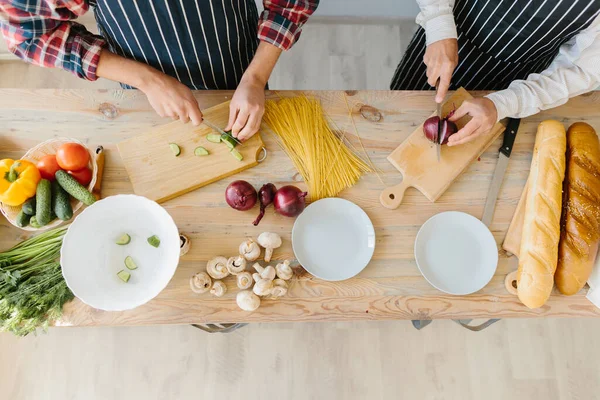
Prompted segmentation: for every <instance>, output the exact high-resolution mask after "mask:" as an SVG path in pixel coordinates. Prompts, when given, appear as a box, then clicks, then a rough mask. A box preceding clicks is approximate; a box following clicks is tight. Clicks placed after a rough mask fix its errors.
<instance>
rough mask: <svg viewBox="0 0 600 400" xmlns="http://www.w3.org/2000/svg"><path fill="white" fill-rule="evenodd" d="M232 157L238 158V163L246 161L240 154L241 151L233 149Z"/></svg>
mask: <svg viewBox="0 0 600 400" xmlns="http://www.w3.org/2000/svg"><path fill="white" fill-rule="evenodd" d="M230 153H231V155H232V156H234V157H235V158H236V160H238V161H242V160H243V159H244V157H243V156H242V153H240V152H239V151H237V150H236V149H231V151H230Z"/></svg>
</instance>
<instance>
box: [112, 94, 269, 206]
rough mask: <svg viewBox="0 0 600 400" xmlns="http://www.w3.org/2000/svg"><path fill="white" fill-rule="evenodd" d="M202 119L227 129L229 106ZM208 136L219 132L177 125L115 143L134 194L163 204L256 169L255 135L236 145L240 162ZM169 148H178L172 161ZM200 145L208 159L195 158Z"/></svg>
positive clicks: (213, 109)
mask: <svg viewBox="0 0 600 400" xmlns="http://www.w3.org/2000/svg"><path fill="white" fill-rule="evenodd" d="M202 113H203V114H204V117H205V118H206V119H207V120H208V121H210V122H212V123H213V124H215V125H216V126H220V127H222V128H225V127H226V125H227V122H228V119H229V102H226V103H222V104H219V105H217V106H215V107H211V108H209V109H206V110H203V111H202ZM209 133H217V132H215V131H213V130H212V129H211V128H209V127H207V126H206V125H204V124H201V125H200V126H193V125H192V124H191V123H187V124H184V123H182V122H180V121H175V122H172V123H169V124H166V125H163V126H160V127H157V128H154V129H152V130H150V131H149V132H146V133H143V134H141V135H138V136H135V137H133V138H131V139H128V140H125V141H123V142H120V143H118V144H117V147H118V149H119V153H120V154H121V158H122V159H123V163H124V164H125V168H126V170H127V173H128V174H129V179H130V180H131V183H132V185H133V190H134V192H135V194H138V195H140V196H145V197H147V198H149V199H151V200H154V201H157V202H164V201H167V200H169V199H172V198H174V197H177V196H180V195H182V194H184V193H187V192H190V191H192V190H194V189H197V188H199V187H202V186H205V185H208V184H209V183H212V182H216V181H218V180H220V179H223V178H225V177H227V176H230V175H233V174H236V173H238V172H240V171H243V170H245V169H247V168H250V167H253V166H255V165H257V164H258V157H259V156H260V153H261V152H262V149H263V147H264V144H263V142H262V139H261V138H260V135H259V134H258V133H257V134H256V135H254V136H253V137H252V138H250V139H249V140H247V141H246V142H244V143H243V144H241V145H238V146H236V150H238V151H239V152H240V153H241V154H242V156H243V160H242V161H238V160H237V159H235V158H234V157H233V156H232V155H231V154H230V153H229V148H228V147H227V146H226V145H225V144H224V143H211V142H209V141H208V140H207V139H206V135H207V134H209ZM169 143H176V144H177V145H179V146H180V148H181V154H180V155H179V157H175V156H174V155H173V153H172V152H171V150H170V148H169ZM198 146H202V147H204V148H206V150H208V151H209V153H210V154H209V155H207V156H201V157H199V156H195V155H194V149H195V148H196V147H198Z"/></svg>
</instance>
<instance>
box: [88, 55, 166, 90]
mask: <svg viewBox="0 0 600 400" xmlns="http://www.w3.org/2000/svg"><path fill="white" fill-rule="evenodd" d="M157 74H161V72H160V71H157V70H156V69H154V68H152V67H151V66H149V65H146V64H143V63H140V62H138V61H134V60H130V59H127V58H125V57H121V56H119V55H117V54H114V53H112V52H110V51H109V50H108V49H103V50H102V52H101V53H100V61H99V62H98V69H97V71H96V75H97V76H99V77H101V78H106V79H109V80H111V81H116V82H121V83H124V84H126V85H129V86H133V87H135V88H139V89H142V90H143V89H144V88H145V87H146V86H148V85H149V84H150V83H151V82H152V81H153V80H155V79H157Z"/></svg>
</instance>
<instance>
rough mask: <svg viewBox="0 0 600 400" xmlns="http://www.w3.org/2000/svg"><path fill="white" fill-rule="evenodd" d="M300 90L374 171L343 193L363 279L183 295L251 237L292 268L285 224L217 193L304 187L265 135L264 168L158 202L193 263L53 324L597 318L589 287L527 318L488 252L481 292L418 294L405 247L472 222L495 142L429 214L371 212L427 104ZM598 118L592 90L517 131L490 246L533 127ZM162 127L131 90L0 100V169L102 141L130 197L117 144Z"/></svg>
mask: <svg viewBox="0 0 600 400" xmlns="http://www.w3.org/2000/svg"><path fill="white" fill-rule="evenodd" d="M300 93H301V92H277V93H276V92H269V94H268V96H269V97H270V98H276V97H277V96H280V95H283V96H287V95H294V94H300ZM303 93H310V94H312V95H315V96H318V97H320V98H321V100H322V103H323V106H324V108H325V110H326V112H327V113H328V115H329V116H330V117H331V118H332V119H333V121H335V124H336V125H337V126H338V127H339V129H341V130H344V131H346V132H347V136H349V137H350V138H352V139H353V140H355V139H356V137H355V134H354V128H353V127H352V124H351V121H350V118H349V113H348V109H347V107H346V103H345V100H344V96H347V99H348V102H349V104H350V107H351V108H352V114H353V117H354V120H355V122H356V125H357V127H358V131H359V133H360V137H361V139H362V142H363V143H364V145H365V147H366V149H367V151H368V153H369V155H370V157H371V159H372V161H373V162H374V164H375V165H376V166H377V167H378V168H380V169H381V171H382V174H381V178H382V180H383V182H384V184H385V185H384V184H383V183H382V182H381V181H380V180H379V179H378V177H377V176H376V175H375V174H370V175H367V176H365V177H363V178H362V179H361V181H360V182H359V183H358V184H357V185H356V186H355V187H353V188H351V189H349V190H346V191H344V192H343V193H341V195H340V197H343V198H347V199H349V200H352V201H353V202H355V203H356V204H358V205H359V206H360V207H362V208H363V209H364V210H365V211H366V213H367V214H368V215H369V217H370V218H371V219H372V221H373V224H374V225H375V232H376V236H377V242H376V247H375V254H374V257H373V260H372V261H371V263H370V264H369V265H368V266H367V268H365V270H364V271H363V272H362V273H360V274H359V275H358V276H357V277H356V278H353V279H350V280H347V281H343V282H325V281H322V280H319V279H317V278H314V277H312V276H311V275H309V274H308V273H306V272H305V271H303V270H302V269H300V268H298V269H297V274H296V276H295V277H294V278H293V281H292V283H291V285H290V290H289V293H288V295H287V296H286V297H283V298H280V299H278V300H265V301H263V303H262V305H261V307H260V308H259V309H258V310H257V311H255V312H253V313H248V312H245V311H242V310H240V309H239V308H238V307H237V306H236V304H235V294H236V292H237V288H236V287H235V282H234V280H233V279H232V278H231V277H229V278H227V279H226V283H227V286H228V288H229V291H228V293H227V294H226V295H225V297H223V298H215V297H212V296H210V295H209V294H203V295H198V294H194V293H192V291H191V290H190V288H189V283H188V280H189V278H190V276H191V275H193V274H194V273H196V272H199V271H203V270H204V269H205V266H206V261H207V260H208V259H209V258H211V257H213V256H215V255H225V256H230V255H234V254H236V253H237V248H238V245H239V244H240V243H241V242H242V241H243V240H244V238H246V237H247V236H253V237H256V236H257V235H258V234H259V233H261V232H263V231H273V232H277V233H279V234H280V235H281V236H282V238H283V240H284V244H283V246H282V247H281V248H280V249H278V250H276V251H275V255H274V258H276V259H284V258H293V252H292V248H291V243H290V239H291V229H292V225H293V222H294V220H293V219H290V218H285V217H281V216H277V215H275V214H274V213H273V211H272V209H270V210H269V211H268V213H267V215H266V216H265V218H264V219H263V222H261V224H260V226H258V227H254V226H253V225H252V223H251V222H252V221H253V220H254V217H255V212H254V211H255V210H254V211H252V212H248V213H240V212H238V211H235V210H232V209H231V208H229V207H228V206H227V204H226V203H225V199H224V195H223V193H224V190H225V187H226V186H227V184H229V183H230V182H231V181H232V180H233V179H244V180H247V181H249V182H251V183H252V184H254V186H255V187H259V186H260V185H261V184H263V183H266V182H273V183H275V185H277V186H281V185H284V184H296V185H299V186H302V182H301V179H302V178H301V176H300V174H299V173H298V172H297V171H296V170H295V169H294V167H293V166H292V163H291V161H290V160H289V159H288V158H287V156H286V155H285V153H284V152H283V151H282V150H281V149H280V148H279V147H278V146H277V145H276V143H275V142H274V139H273V137H272V135H271V134H269V133H264V134H263V140H264V141H265V143H266V145H267V147H268V149H269V157H268V158H267V160H266V161H265V162H264V163H262V164H260V165H259V166H257V167H254V168H251V169H249V170H247V171H244V172H242V173H240V174H238V175H236V176H235V177H234V178H233V177H232V178H229V179H225V180H223V181H220V182H216V183H214V184H211V185H208V186H206V187H204V188H201V189H198V190H196V191H194V192H191V193H188V194H186V195H184V196H181V197H178V198H176V199H174V200H171V201H168V202H166V203H164V204H163V205H164V207H165V208H166V210H167V211H168V212H169V213H170V214H171V216H173V218H174V220H175V222H176V223H177V225H178V227H179V229H180V231H181V232H183V233H185V234H187V235H188V236H189V237H190V239H191V242H192V246H191V250H190V252H189V253H188V254H187V255H186V256H184V257H183V258H182V259H181V262H180V264H179V267H178V269H177V272H176V273H175V276H174V277H173V279H172V280H171V282H170V283H169V285H168V286H167V288H166V289H165V290H164V291H163V292H162V293H161V294H160V295H159V296H158V297H156V298H155V299H154V300H152V301H151V302H149V303H148V304H146V305H144V306H141V307H139V308H137V309H135V310H131V311H126V312H103V311H98V310H94V309H92V308H90V307H88V306H86V305H85V304H83V303H81V302H80V301H79V300H74V301H73V302H71V303H69V304H67V305H66V307H65V310H64V316H63V317H62V319H61V320H60V321H57V323H56V324H57V325H76V326H85V325H153V324H188V323H206V322H266V321H273V322H280V321H334V320H357V319H360V320H365V319H439V318H455V319H456V318H461V319H463V318H490V317H491V318H504V317H542V316H553V317H570V316H572V317H575V316H600V310H599V309H598V308H596V307H595V306H593V305H592V304H591V303H590V302H589V301H588V300H587V299H586V298H585V294H586V291H587V288H586V289H584V290H582V291H581V292H580V293H579V294H577V295H575V296H571V297H565V296H561V295H559V294H556V293H554V294H553V295H552V297H551V298H550V300H549V301H548V303H547V304H546V305H545V306H544V307H542V308H540V309H537V310H529V309H527V308H526V307H525V306H523V305H522V304H521V303H520V302H519V300H518V299H517V297H516V296H513V295H511V294H509V293H508V292H507V291H506V290H505V288H504V278H505V276H506V275H507V274H508V273H509V272H511V271H513V270H515V269H516V268H517V262H516V259H515V258H514V257H509V256H507V255H506V254H505V253H504V252H503V251H502V250H499V255H500V258H499V263H498V268H497V271H496V274H495V276H494V277H493V278H492V280H491V282H490V283H489V284H488V285H487V286H486V287H485V288H483V289H482V290H480V291H479V292H477V293H475V294H472V295H469V296H452V295H446V294H444V293H442V292H440V291H438V290H437V289H435V288H433V287H432V286H431V285H429V283H427V281H426V280H425V279H424V278H423V277H422V276H421V274H420V273H419V270H418V268H417V266H416V263H415V260H414V256H413V245H414V241H415V236H416V234H417V231H418V230H419V228H420V226H421V225H422V224H423V223H424V222H425V221H426V220H427V219H428V218H429V217H431V216H432V215H434V214H437V213H439V212H442V211H450V210H457V211H463V212H466V213H469V214H471V215H474V216H475V217H477V218H480V217H481V215H482V212H483V205H484V202H485V198H486V194H487V191H488V187H489V184H490V179H491V176H492V173H493V170H494V167H495V164H496V160H497V155H498V148H499V146H500V143H501V142H500V141H501V139H498V140H497V141H496V142H495V143H493V144H492V146H490V148H489V149H488V151H486V152H485V153H484V154H483V155H482V156H481V157H480V159H479V160H477V161H475V162H473V163H472V165H471V166H470V167H469V168H468V169H467V170H466V171H465V173H464V174H463V175H461V176H460V177H459V179H458V180H456V181H455V182H454V184H452V185H451V186H450V188H449V189H448V191H447V192H446V193H445V194H444V195H443V196H442V197H441V198H440V199H439V200H438V201H437V202H436V203H430V202H429V201H428V200H427V199H426V198H425V196H423V195H422V194H421V193H419V192H418V191H416V190H414V189H408V191H407V193H406V196H405V198H404V201H403V203H402V205H401V206H400V207H399V208H398V209H396V210H388V209H385V208H384V207H383V206H381V204H380V203H379V194H380V193H381V190H382V189H383V188H384V186H390V185H393V184H396V183H398V182H400V180H401V175H400V173H399V172H398V171H397V170H396V169H395V168H394V167H393V166H392V165H391V164H390V163H389V162H388V161H387V160H386V157H387V155H388V154H390V153H391V152H392V150H394V149H395V148H396V147H397V146H398V145H399V143H400V142H401V141H402V140H403V139H404V138H405V137H407V136H408V135H409V134H410V133H411V132H412V131H413V130H414V129H415V127H416V126H417V125H418V124H420V123H421V122H422V121H423V120H424V119H425V118H426V117H428V116H429V115H430V114H431V113H432V112H433V111H434V104H433V102H432V95H431V93H427V92H401V91H396V92H392V91H347V92H343V91H317V92H303ZM231 94H232V92H220V91H208V92H196V93H195V95H196V98H197V99H198V101H199V103H200V106H201V107H202V108H206V107H210V106H213V105H216V104H219V103H221V102H223V101H226V100H228V99H230V97H231ZM473 94H475V95H477V94H479V95H481V94H483V93H473ZM598 110H600V92H593V93H590V94H587V95H584V96H579V97H577V98H575V99H572V100H571V101H569V102H568V103H567V104H565V105H563V106H561V107H558V108H555V109H552V110H549V111H546V112H542V113H540V114H538V115H535V116H533V117H530V118H527V119H525V120H523V121H522V123H521V126H520V129H519V135H518V136H517V140H516V142H515V145H514V150H513V153H512V156H511V160H510V163H509V166H508V169H507V171H506V176H505V178H504V183H503V185H502V189H501V191H500V194H499V198H498V201H497V205H496V211H495V215H494V219H493V222H492V225H491V230H492V232H493V234H494V237H495V238H496V242H497V243H498V247H499V248H500V244H501V243H502V240H503V239H504V235H505V234H506V230H507V229H508V225H509V223H510V220H511V217H512V215H513V212H514V210H515V207H516V204H517V201H518V200H519V196H520V194H521V190H522V188H523V185H524V184H525V180H526V178H527V175H528V171H529V165H530V161H531V154H532V150H533V143H534V135H535V131H536V127H537V125H538V123H539V122H541V121H542V120H544V119H549V118H554V119H558V120H559V121H562V122H563V123H564V124H565V126H568V125H569V124H571V123H573V122H575V121H581V120H585V121H587V122H588V123H590V124H591V125H592V126H594V127H595V128H596V129H600V112H598ZM361 111H362V112H361ZM373 112H379V113H380V114H381V117H382V118H381V120H380V121H379V122H371V121H370V120H369V119H367V118H365V116H367V117H369V116H370V115H372V114H373ZM369 113H370V115H369ZM363 114H364V116H363ZM371 119H372V118H371ZM166 122H168V121H167V120H163V119H161V118H160V117H158V116H157V115H156V114H155V113H154V112H153V111H152V109H151V107H150V105H149V104H148V102H147V100H146V98H145V96H144V95H143V94H141V93H140V92H137V91H134V90H129V91H128V90H97V91H90V90H10V89H5V90H0V158H4V157H10V158H18V157H20V156H21V155H22V154H23V153H24V152H25V151H26V150H27V149H28V148H30V147H32V146H34V145H35V144H37V143H38V142H40V141H43V140H46V139H49V138H51V137H53V136H66V137H72V138H76V139H79V140H81V141H83V142H84V143H87V144H88V145H89V146H90V147H95V146H96V145H99V144H101V145H103V146H104V147H105V149H106V150H107V152H106V168H105V173H104V184H103V190H102V194H103V197H106V196H110V195H114V194H118V193H132V187H131V184H130V182H129V179H128V177H127V174H126V172H125V170H124V168H123V164H122V162H121V159H120V157H119V153H118V151H117V150H116V146H115V143H117V142H119V141H121V140H123V139H125V138H128V137H131V136H133V135H137V134H140V133H143V132H144V131H145V130H146V129H148V128H150V127H152V126H156V125H160V124H163V123H166ZM25 237H26V236H25V235H24V234H23V232H21V231H20V230H18V229H16V228H14V227H12V226H10V225H9V224H8V222H6V221H5V220H2V221H0V249H6V248H8V247H9V246H12V245H14V244H16V243H17V241H19V240H23V239H24V238H25Z"/></svg>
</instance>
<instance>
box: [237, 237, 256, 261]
mask: <svg viewBox="0 0 600 400" xmlns="http://www.w3.org/2000/svg"><path fill="white" fill-rule="evenodd" d="M239 250H240V254H241V255H242V256H244V258H245V259H246V260H248V261H254V260H256V259H257V258H258V257H260V246H259V245H258V243H256V242H255V241H254V240H252V239H250V238H249V239H248V240H246V241H245V242H244V243H242V244H240V248H239Z"/></svg>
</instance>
